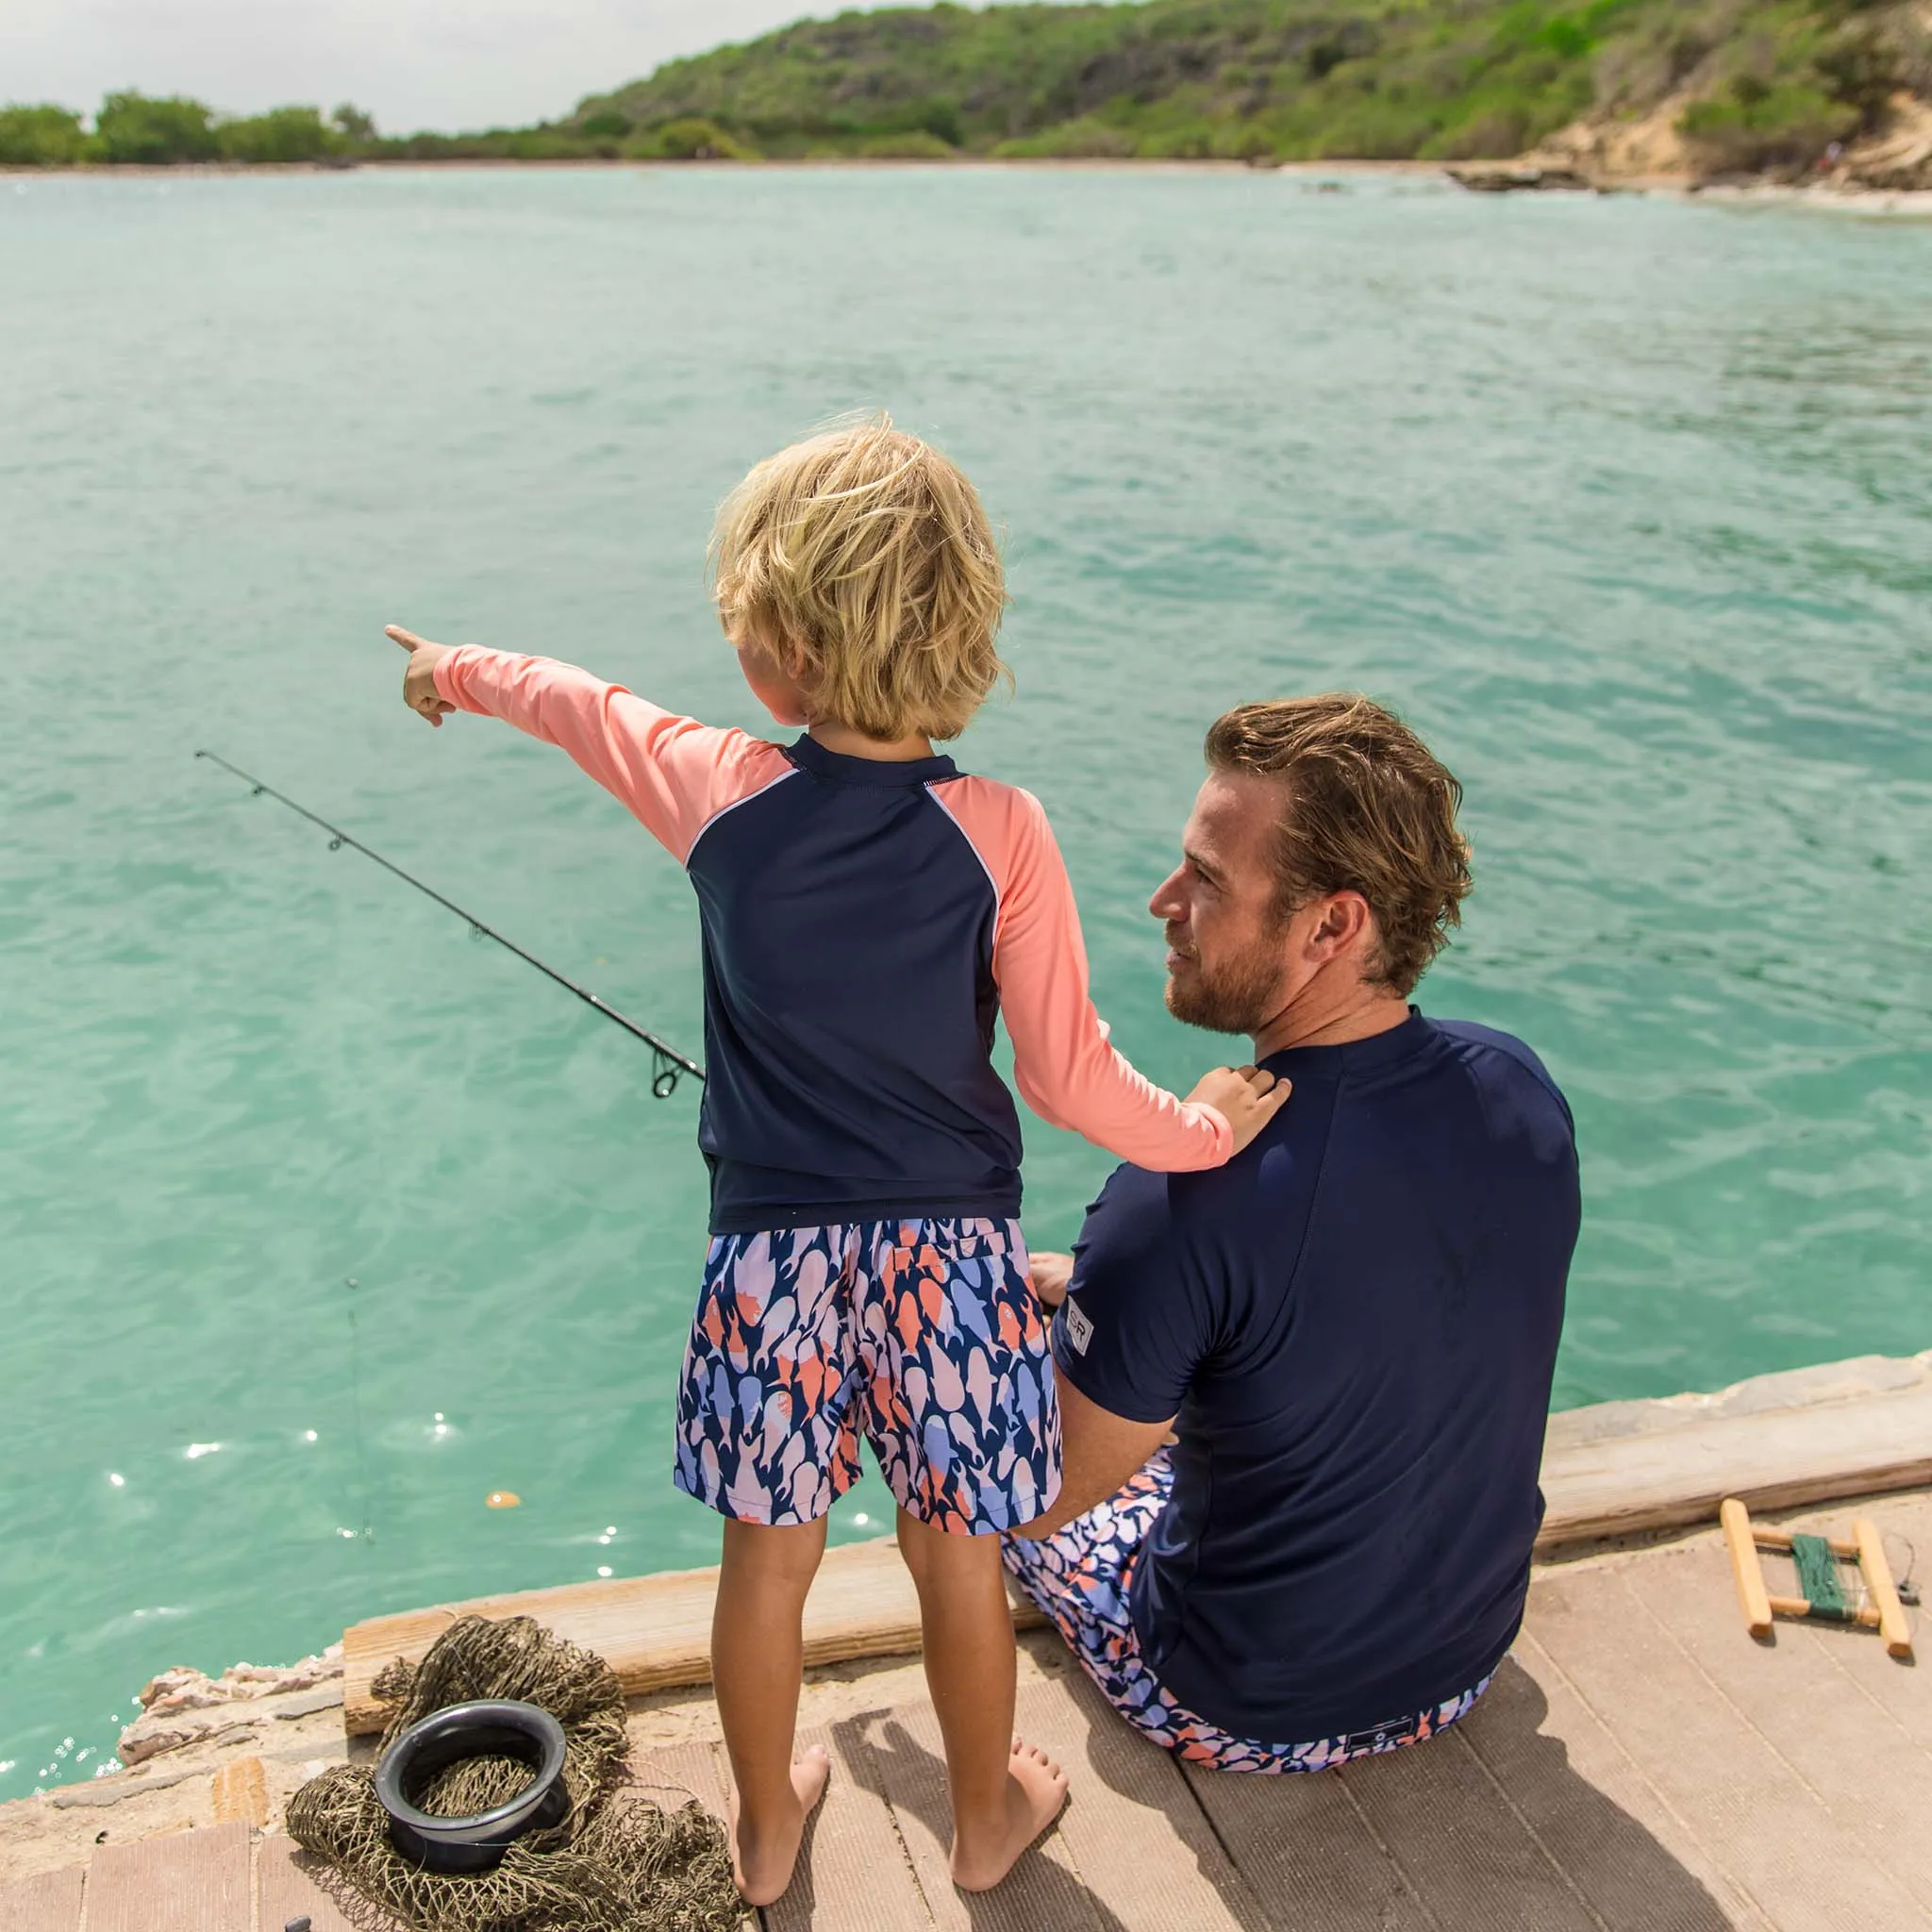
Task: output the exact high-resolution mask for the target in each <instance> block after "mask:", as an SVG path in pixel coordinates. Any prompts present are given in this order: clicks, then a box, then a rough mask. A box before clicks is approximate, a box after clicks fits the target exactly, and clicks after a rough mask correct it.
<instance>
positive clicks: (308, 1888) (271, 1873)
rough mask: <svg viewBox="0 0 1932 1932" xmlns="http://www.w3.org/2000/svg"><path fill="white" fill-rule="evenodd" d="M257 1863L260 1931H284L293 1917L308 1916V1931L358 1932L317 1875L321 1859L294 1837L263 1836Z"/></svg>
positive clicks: (301, 1917) (306, 1917)
mask: <svg viewBox="0 0 1932 1932" xmlns="http://www.w3.org/2000/svg"><path fill="white" fill-rule="evenodd" d="M257 1864H258V1870H257V1874H256V1882H257V1884H258V1887H259V1888H260V1904H259V1906H258V1924H259V1925H260V1927H261V1932H282V1928H283V1926H285V1925H287V1924H289V1923H290V1922H291V1920H294V1919H307V1920H308V1924H309V1932H355V1928H354V1927H353V1926H352V1925H351V1924H350V1922H349V1921H348V1920H347V1919H345V1918H344V1917H343V1916H342V1914H341V1911H340V1910H339V1909H338V1908H337V1907H336V1902H335V1901H334V1900H333V1899H332V1898H330V1897H329V1895H328V1893H327V1892H325V1890H323V1889H322V1886H321V1884H320V1882H319V1881H318V1880H317V1878H316V1876H315V1874H316V1873H317V1872H318V1871H320V1870H321V1869H322V1861H321V1860H320V1859H319V1858H316V1857H313V1856H311V1855H310V1854H309V1853H308V1852H305V1851H303V1850H301V1849H300V1847H299V1846H297V1845H296V1844H295V1842H294V1840H292V1839H287V1838H280V1837H276V1838H265V1839H263V1840H262V1841H261V1853H260V1857H259V1858H258V1861H257Z"/></svg>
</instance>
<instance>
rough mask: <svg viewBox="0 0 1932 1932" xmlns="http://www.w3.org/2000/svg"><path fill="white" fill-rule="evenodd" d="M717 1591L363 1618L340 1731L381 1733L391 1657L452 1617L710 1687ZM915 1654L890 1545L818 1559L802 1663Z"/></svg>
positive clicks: (346, 1680)
mask: <svg viewBox="0 0 1932 1932" xmlns="http://www.w3.org/2000/svg"><path fill="white" fill-rule="evenodd" d="M717 1591H718V1573H717V1571H716V1570H715V1569H712V1570H674V1571H669V1572H666V1573H665V1574H662V1575H658V1576H630V1577H613V1578H612V1579H610V1580H609V1581H608V1582H599V1583H573V1584H566V1585H564V1586H563V1587H562V1588H561V1589H558V1590H533V1591H517V1592H515V1593H514V1594H511V1595H507V1596H491V1597H478V1598H475V1600H473V1601H471V1602H469V1603H460V1604H444V1605H439V1606H438V1607H435V1608H432V1609H426V1610H407V1611H404V1612H403V1613H401V1614H400V1615H397V1616H392V1617H375V1618H372V1619H370V1620H369V1621H368V1622H366V1623H362V1624H356V1625H354V1626H353V1627H352V1628H350V1629H349V1630H346V1631H344V1632H343V1634H342V1722H343V1724H344V1725H345V1727H346V1728H347V1730H348V1732H349V1735H350V1736H351V1737H356V1736H359V1735H363V1734H366V1733H369V1732H373V1731H379V1730H381V1728H382V1726H383V1723H384V1717H385V1713H384V1710H383V1707H382V1706H380V1705H379V1704H377V1703H376V1702H375V1697H374V1696H373V1695H372V1694H371V1687H372V1685H373V1684H374V1683H375V1676H376V1674H377V1673H378V1672H379V1671H381V1670H382V1669H383V1668H384V1666H385V1665H387V1664H389V1663H390V1662H391V1660H392V1659H394V1658H396V1657H408V1659H409V1660H410V1661H411V1662H414V1661H416V1660H417V1659H418V1658H420V1657H422V1656H423V1654H424V1653H425V1651H426V1650H427V1649H428V1648H429V1646H430V1645H431V1644H432V1643H434V1642H435V1641H436V1640H437V1639H438V1638H439V1637H441V1635H442V1633H443V1632H444V1631H445V1630H446V1629H448V1628H449V1626H450V1624H453V1623H454V1622H455V1621H456V1619H457V1618H458V1617H461V1616H468V1615H476V1616H484V1617H535V1618H536V1619H537V1620H538V1621H539V1622H540V1623H541V1624H544V1625H545V1626H546V1627H547V1628H549V1629H551V1630H554V1631H555V1632H556V1633H557V1634H558V1636H559V1637H566V1638H569V1639H570V1640H571V1641H572V1642H574V1643H581V1644H582V1645H584V1647H585V1648H586V1649H588V1650H594V1651H595V1652H596V1653H597V1654H598V1656H600V1657H603V1658H604V1660H605V1661H606V1662H607V1663H608V1665H609V1666H610V1668H611V1669H612V1670H613V1671H615V1672H616V1673H617V1679H618V1682H619V1683H621V1684H622V1685H623V1686H624V1688H625V1693H626V1694H627V1695H629V1696H632V1697H636V1696H641V1694H642V1693H643V1692H645V1691H663V1690H667V1689H670V1688H672V1687H674V1686H679V1685H696V1684H708V1683H709V1682H710V1681H711V1605H712V1601H713V1599H714V1598H715V1597H716V1595H717ZM1045 1621H1046V1619H1045V1618H1044V1617H1043V1616H1042V1615H1041V1613H1040V1611H1038V1610H1037V1609H1035V1608H1034V1607H1033V1606H1032V1605H1031V1604H1024V1605H1023V1606H1021V1607H1017V1608H1016V1609H1015V1612H1014V1624H1015V1626H1016V1627H1018V1628H1020V1629H1030V1628H1032V1627H1034V1626H1036V1625H1038V1624H1044V1623H1045ZM918 1648H919V1598H918V1596H917V1594H916V1593H915V1591H913V1588H912V1579H911V1577H910V1576H909V1575H908V1574H907V1570H906V1566H905V1564H904V1563H902V1562H901V1561H900V1560H899V1550H898V1545H897V1544H896V1543H895V1542H894V1541H892V1540H891V1538H890V1537H886V1538H880V1539H877V1540H875V1541H872V1542H865V1543H848V1544H846V1545H844V1546H843V1547H842V1548H840V1549H836V1550H828V1551H826V1553H825V1558H824V1562H823V1563H822V1564H820V1566H819V1574H818V1576H817V1578H816V1579H815V1581H814V1582H813V1584H812V1589H811V1595H810V1596H809V1597H808V1599H807V1601H806V1607H805V1660H806V1663H807V1665H808V1666H811V1665H815V1664H831V1663H843V1662H845V1661H847V1660H848V1659H850V1658H853V1657H891V1656H896V1655H900V1654H903V1653H905V1652H909V1651H916V1650H917V1649H918Z"/></svg>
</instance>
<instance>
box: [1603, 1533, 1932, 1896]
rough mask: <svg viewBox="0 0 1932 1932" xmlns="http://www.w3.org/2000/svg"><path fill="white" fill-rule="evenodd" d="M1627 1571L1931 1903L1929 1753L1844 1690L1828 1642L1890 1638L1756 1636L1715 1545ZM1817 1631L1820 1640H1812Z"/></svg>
mask: <svg viewBox="0 0 1932 1932" xmlns="http://www.w3.org/2000/svg"><path fill="white" fill-rule="evenodd" d="M1624 1574H1625V1578H1626V1580H1627V1582H1628V1585H1629V1588H1630V1590H1631V1591H1632V1592H1633V1594H1634V1595H1635V1596H1636V1598H1637V1600H1638V1602H1639V1603H1641V1605H1642V1606H1643V1607H1644V1608H1645V1609H1646V1610H1648V1611H1649V1613H1650V1614H1651V1616H1653V1617H1654V1618H1656V1620H1657V1623H1658V1624H1660V1625H1661V1626H1662V1627H1663V1628H1664V1629H1666V1630H1668V1631H1669V1632H1670V1634H1671V1635H1672V1637H1673V1638H1674V1639H1675V1641H1676V1642H1677V1643H1678V1645H1679V1646H1680V1647H1681V1648H1682V1649H1683V1650H1684V1652H1685V1653H1686V1654H1687V1655H1688V1656H1689V1657H1691V1659H1692V1661H1693V1662H1695V1664H1696V1665H1697V1667H1698V1669H1699V1670H1701V1671H1702V1672H1703V1673H1704V1674H1705V1675H1706V1676H1707V1677H1708V1678H1709V1679H1710V1681H1711V1683H1712V1684H1713V1685H1714V1686H1715V1687H1716V1689H1717V1690H1718V1691H1719V1692H1720V1693H1721V1694H1722V1695H1723V1696H1724V1698H1725V1699H1726V1700H1727V1701H1728V1702H1729V1703H1730V1705H1731V1706H1732V1707H1734V1708H1735V1709H1736V1710H1737V1711H1738V1712H1739V1714H1740V1716H1741V1717H1742V1718H1743V1719H1744V1721H1745V1722H1746V1723H1747V1724H1750V1725H1751V1726H1752V1728H1753V1729H1754V1730H1756V1731H1757V1733H1758V1735H1759V1736H1760V1737H1762V1738H1763V1739H1764V1740H1765V1741H1766V1742H1767V1743H1768V1744H1769V1745H1770V1747H1771V1748H1772V1749H1773V1750H1774V1751H1775V1752H1776V1753H1777V1754H1778V1756H1779V1757H1782V1758H1783V1759H1784V1760H1785V1762H1786V1763H1788V1764H1790V1766H1791V1767H1792V1768H1793V1769H1794V1770H1795V1771H1796V1773H1797V1774H1799V1775H1800V1776H1801V1777H1803V1778H1804V1780H1805V1782H1806V1783H1807V1785H1808V1786H1809V1787H1810V1789H1811V1790H1812V1791H1813V1793H1814V1794H1815V1795H1816V1796H1817V1797H1818V1799H1819V1800H1820V1801H1821V1802H1822V1803H1823V1804H1824V1806H1825V1807H1827V1808H1828V1809H1829V1810H1830V1812H1831V1814H1832V1816H1833V1817H1834V1818H1835V1819H1836V1820H1837V1821H1838V1824H1839V1826H1840V1829H1841V1830H1842V1831H1843V1832H1844V1833H1845V1834H1846V1836H1847V1837H1849V1838H1851V1839H1853V1840H1857V1842H1858V1843H1860V1844H1862V1845H1863V1846H1864V1849H1865V1854H1866V1857H1868V1859H1869V1860H1870V1861H1871V1862H1872V1863H1874V1864H1875V1865H1878V1866H1880V1867H1882V1868H1883V1869H1884V1870H1886V1871H1888V1872H1890V1874H1891V1875H1892V1876H1893V1877H1894V1878H1896V1879H1897V1880H1898V1881H1899V1883H1900V1884H1901V1885H1902V1886H1904V1887H1905V1889H1906V1890H1908V1891H1909V1892H1911V1893H1912V1895H1913V1896H1914V1897H1915V1898H1917V1900H1918V1901H1919V1904H1920V1906H1921V1907H1927V1908H1932V1833H1928V1832H1927V1831H1926V1829H1925V1820H1926V1818H1927V1817H1928V1816H1932V1758H1928V1757H1926V1756H1925V1754H1924V1751H1923V1750H1921V1749H1920V1748H1919V1747H1918V1746H1917V1745H1915V1744H1914V1743H1913V1742H1912V1741H1911V1740H1909V1739H1908V1738H1907V1736H1906V1734H1905V1732H1904V1731H1903V1730H1901V1729H1900V1728H1899V1727H1898V1726H1896V1725H1894V1724H1884V1723H1881V1722H1878V1721H1875V1720H1874V1717H1873V1714H1872V1712H1871V1711H1870V1710H1869V1709H1868V1708H1867V1707H1866V1706H1865V1703H1864V1700H1863V1699H1862V1698H1855V1697H1851V1696H1848V1695H1847V1694H1846V1691H1845V1686H1844V1681H1843V1679H1842V1678H1841V1677H1840V1674H1839V1673H1838V1672H1836V1671H1835V1670H1833V1668H1832V1666H1831V1662H1830V1659H1829V1658H1828V1657H1826V1656H1825V1655H1824V1653H1823V1650H1822V1648H1821V1643H1822V1642H1824V1643H1833V1644H1840V1645H1841V1644H1848V1643H1859V1644H1864V1645H1866V1646H1867V1647H1869V1648H1874V1649H1879V1650H1883V1648H1884V1643H1883V1640H1882V1639H1881V1638H1880V1637H1878V1635H1877V1634H1876V1633H1875V1632H1867V1631H1864V1630H1857V1629H1844V1628H1842V1627H1834V1628H1831V1629H1828V1630H1827V1629H1825V1628H1823V1627H1819V1628H1816V1629H1805V1628H1802V1627H1794V1626H1791V1625H1789V1624H1779V1625H1778V1626H1777V1634H1776V1637H1775V1639H1774V1641H1773V1642H1772V1643H1770V1644H1760V1643H1756V1642H1754V1641H1752V1640H1751V1639H1750V1638H1749V1637H1748V1636H1747V1635H1746V1634H1745V1632H1744V1630H1743V1628H1742V1627H1741V1624H1740V1620H1739V1619H1738V1617H1737V1615H1736V1610H1735V1602H1734V1601H1733V1602H1732V1603H1730V1604H1727V1603H1726V1575H1725V1572H1724V1564H1723V1558H1722V1557H1718V1556H1717V1553H1716V1552H1714V1551H1710V1550H1702V1549H1691V1550H1672V1551H1669V1552H1660V1553H1659V1554H1658V1555H1657V1556H1656V1557H1651V1558H1650V1559H1649V1560H1647V1561H1645V1562H1642V1563H1633V1564H1631V1565H1629V1566H1628V1568H1627V1570H1626V1571H1625V1573H1624ZM1727 1608H1728V1609H1729V1610H1730V1612H1731V1614H1730V1615H1729V1616H1726V1615H1725V1611H1726V1609H1727ZM1788 1636H1789V1638H1790V1641H1787V1638H1788ZM1813 1637H1815V1638H1816V1639H1818V1640H1820V1641H1805V1640H1806V1639H1807V1638H1813ZM1894 1668H1897V1666H1896V1665H1894Z"/></svg>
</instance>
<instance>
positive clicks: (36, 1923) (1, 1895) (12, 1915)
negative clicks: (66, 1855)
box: [0, 1865, 84, 1932]
mask: <svg viewBox="0 0 1932 1932" xmlns="http://www.w3.org/2000/svg"><path fill="white" fill-rule="evenodd" d="M83 1876H84V1868H82V1867H81V1866H79V1865H70V1866H68V1867H67V1869H66V1870H65V1871H64V1872H42V1873H40V1874H38V1875H36V1876H35V1877H32V1878H16V1879H15V1880H14V1881H13V1883H12V1884H11V1885H0V1926H5V1927H6V1932H78V1928H79V1925H80V1890H81V1883H82V1879H83Z"/></svg>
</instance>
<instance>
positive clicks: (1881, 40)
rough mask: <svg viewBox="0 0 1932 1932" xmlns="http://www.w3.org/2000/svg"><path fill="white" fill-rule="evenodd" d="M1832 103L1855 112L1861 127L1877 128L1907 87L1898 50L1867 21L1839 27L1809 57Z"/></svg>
mask: <svg viewBox="0 0 1932 1932" xmlns="http://www.w3.org/2000/svg"><path fill="white" fill-rule="evenodd" d="M1811 64H1812V66H1813V67H1815V68H1816V69H1817V70H1818V72H1819V74H1820V75H1822V76H1823V77H1824V81H1825V83H1826V85H1827V86H1828V88H1829V89H1830V92H1831V95H1832V98H1833V99H1834V100H1839V101H1842V102H1843V103H1844V104H1845V106H1846V107H1848V108H1856V109H1857V114H1858V122H1859V125H1860V126H1863V127H1867V128H1872V127H1876V126H1877V125H1878V124H1879V123H1880V122H1881V121H1883V120H1884V118H1885V114H1886V110H1887V109H1888V108H1890V105H1891V97H1892V95H1893V94H1894V93H1896V92H1898V90H1899V89H1900V88H1902V87H1904V86H1905V85H1906V82H1907V75H1906V63H1905V60H1904V58H1903V57H1902V56H1901V54H1900V52H1899V50H1898V49H1897V48H1896V47H1895V46H1893V45H1892V44H1891V42H1890V41H1889V40H1887V39H1886V38H1885V36H1884V34H1883V33H1882V32H1881V31H1880V30H1879V29H1878V28H1877V27H1876V26H1874V25H1873V24H1872V23H1871V22H1870V21H1858V22H1857V23H1855V24H1854V25H1849V26H1845V27H1841V28H1840V30H1839V31H1838V32H1837V33H1836V34H1834V35H1833V36H1832V38H1831V39H1830V40H1829V41H1827V42H1825V43H1824V46H1823V47H1821V48H1820V49H1819V50H1818V52H1817V53H1815V54H1814V55H1813V56H1812V57H1811Z"/></svg>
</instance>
